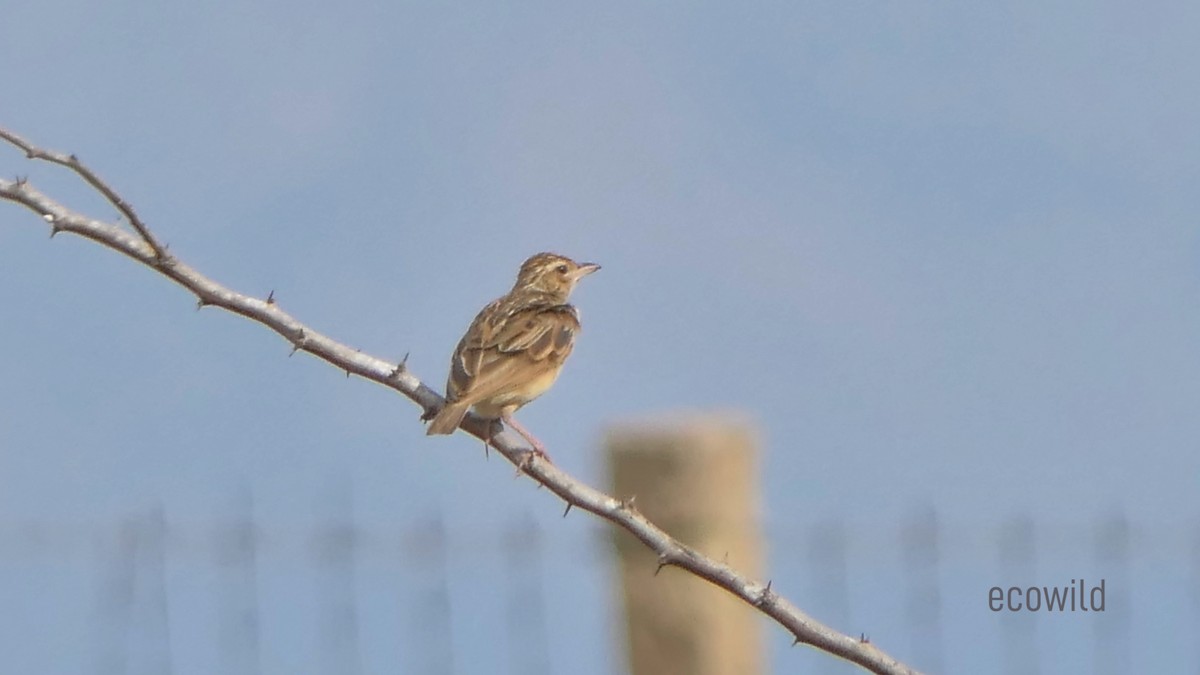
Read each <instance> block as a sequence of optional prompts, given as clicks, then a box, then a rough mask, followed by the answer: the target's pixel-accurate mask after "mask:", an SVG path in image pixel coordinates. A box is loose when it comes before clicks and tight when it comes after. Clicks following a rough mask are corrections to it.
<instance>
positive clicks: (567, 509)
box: [563, 502, 571, 518]
mask: <svg viewBox="0 0 1200 675" xmlns="http://www.w3.org/2000/svg"><path fill="white" fill-rule="evenodd" d="M570 512H571V502H567V508H565V509H563V518H566V517H567V514H568V513H570Z"/></svg>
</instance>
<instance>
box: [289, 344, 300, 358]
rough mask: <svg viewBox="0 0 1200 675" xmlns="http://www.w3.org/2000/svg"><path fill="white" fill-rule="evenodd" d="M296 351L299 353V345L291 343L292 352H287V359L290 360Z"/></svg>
mask: <svg viewBox="0 0 1200 675" xmlns="http://www.w3.org/2000/svg"><path fill="white" fill-rule="evenodd" d="M298 351H300V345H298V344H296V343H295V342H293V343H292V351H290V352H288V358H289V359H290V358H292V356H293V355H294V354H295V353H296V352H298Z"/></svg>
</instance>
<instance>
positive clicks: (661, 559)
mask: <svg viewBox="0 0 1200 675" xmlns="http://www.w3.org/2000/svg"><path fill="white" fill-rule="evenodd" d="M668 562H669V559H668V558H667V554H665V553H659V554H658V567H655V568H654V576H658V573H659V572H661V571H662V568H664V567H666V566H667V563H668Z"/></svg>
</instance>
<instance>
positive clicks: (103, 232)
mask: <svg viewBox="0 0 1200 675" xmlns="http://www.w3.org/2000/svg"><path fill="white" fill-rule="evenodd" d="M0 138H2V139H3V140H5V141H7V142H8V143H10V144H12V145H14V146H16V147H17V148H19V149H20V150H21V151H23V152H24V153H25V156H26V157H28V158H29V159H35V160H43V161H47V162H51V163H54V164H58V165H61V166H64V167H66V168H68V169H70V170H71V171H73V172H74V173H75V174H77V175H78V176H80V177H81V178H82V179H83V180H84V181H86V182H87V183H88V184H89V185H91V186H92V187H93V188H95V189H96V190H97V191H98V192H100V193H101V194H102V195H103V196H104V197H105V199H107V200H108V201H109V203H111V204H112V205H113V206H114V207H115V208H116V209H117V211H118V212H120V213H121V215H122V216H123V217H124V219H125V220H126V221H127V222H128V223H129V225H130V226H131V227H132V228H133V232H129V231H128V230H126V229H124V228H122V227H120V226H118V225H114V224H111V223H106V222H102V221H100V220H96V219H94V218H90V217H88V216H85V215H83V214H81V213H78V212H76V211H73V210H71V209H69V208H67V207H66V206H63V205H62V204H60V203H59V202H57V201H56V200H54V199H52V198H51V197H49V196H47V195H45V194H42V193H41V192H39V191H38V190H37V189H36V188H34V187H33V186H32V185H30V184H29V183H28V181H26V180H23V179H18V180H13V181H9V180H2V179H0V199H4V200H7V201H11V202H14V203H16V204H20V205H22V206H24V207H25V208H27V209H29V210H31V211H33V212H34V213H37V214H38V215H39V216H41V217H42V219H43V220H45V221H46V222H47V223H49V225H50V228H51V235H54V234H57V233H58V232H70V233H72V234H77V235H79V236H81V237H85V238H87V239H91V240H92V241H95V242H96V243H98V244H101V245H103V246H107V247H108V248H111V249H113V250H115V251H117V252H118V253H122V254H124V255H126V256H128V257H130V258H132V259H134V260H136V261H137V262H140V263H142V264H143V265H146V266H148V267H150V268H151V269H153V270H155V271H156V272H158V273H159V274H162V275H164V276H166V277H168V278H170V279H171V280H172V281H174V282H176V283H177V284H179V285H180V286H183V287H184V288H186V289H188V290H189V291H191V292H192V293H194V294H195V295H196V298H197V302H198V304H199V305H200V306H204V305H213V306H217V307H222V308H224V309H226V310H229V311H230V312H233V313H235V314H240V315H242V316H244V317H246V318H248V319H251V320H253V321H257V322H258V323H261V324H263V325H264V326H266V327H268V328H270V329H271V330H273V331H275V332H276V333H279V334H280V335H281V336H283V338H284V339H285V340H287V341H288V342H290V343H291V345H292V350H293V352H295V351H304V352H308V353H310V354H312V355H314V356H316V357H318V358H321V359H323V360H325V361H327V362H329V363H330V364H332V365H333V366H335V367H337V368H339V369H341V370H344V371H346V374H347V375H349V374H350V373H353V374H355V375H358V376H360V377H363V378H365V379H368V380H371V381H373V382H376V383H378V384H381V385H383V386H385V387H388V388H391V389H394V390H396V391H398V392H400V393H401V394H403V395H405V396H407V397H408V398H409V399H411V400H413V401H414V402H416V403H417V404H418V405H420V406H421V407H422V408H423V409H424V412H426V413H429V412H431V411H434V410H437V409H438V408H439V407H440V406H441V405H442V403H443V402H444V401H443V399H442V397H441V396H440V395H439V394H438V393H437V392H436V391H434V390H432V389H430V388H429V387H427V386H425V385H424V384H423V383H422V382H421V381H420V380H419V379H418V378H417V377H415V376H414V375H412V374H411V373H410V372H408V370H407V369H406V368H405V364H404V362H403V361H402V362H401V363H399V364H393V363H390V362H388V361H385V360H383V359H379V358H376V357H373V356H369V355H367V354H363V353H361V352H359V351H357V350H355V349H353V348H351V347H348V346H346V345H343V344H341V343H339V342H337V341H335V340H333V339H332V338H330V337H328V336H326V335H324V334H322V333H318V332H317V331H315V330H313V329H311V328H309V327H308V326H306V325H305V324H303V323H301V322H300V321H298V320H297V319H296V318H294V317H293V316H292V315H290V314H288V313H287V312H285V311H283V310H282V309H280V307H279V305H278V303H277V302H276V300H275V298H274V296H273V295H271V296H268V297H267V298H261V299H260V298H253V297H250V296H248V295H243V294H242V293H238V292H236V291H233V290H231V289H229V288H227V287H225V286H223V285H221V284H219V283H217V282H216V281H213V280H212V279H209V278H208V277H206V276H204V275H203V274H201V273H200V272H198V271H197V270H195V269H193V268H191V267H189V266H188V265H186V264H184V263H183V262H182V261H180V260H178V259H176V258H173V257H171V256H169V255H168V254H167V252H166V247H165V246H163V245H161V244H160V243H159V242H158V240H157V239H155V237H154V236H153V235H152V234H151V233H150V230H149V228H148V227H146V225H145V223H143V222H142V221H141V219H139V218H138V216H137V214H136V213H134V211H133V208H132V207H131V206H130V205H129V204H128V203H127V202H126V201H125V200H124V199H122V198H121V197H120V195H119V194H117V192H116V191H115V190H113V189H112V188H110V187H109V186H108V184H107V183H105V182H104V181H103V180H101V179H100V178H99V177H98V176H97V175H96V174H95V173H94V172H92V170H91V169H89V168H88V167H87V166H85V165H84V164H83V163H82V162H80V161H79V159H78V158H76V157H75V156H74V155H64V154H62V153H57V152H50V151H47V150H43V149H41V148H38V147H37V146H34V145H33V144H31V143H29V142H27V141H25V140H24V139H22V138H21V137H19V136H17V135H16V134H13V133H11V132H9V131H6V130H4V129H0ZM490 424H491V422H489V421H488V420H484V419H482V418H479V417H477V416H475V415H473V414H472V415H468V416H467V418H466V419H465V420H464V421H463V429H465V430H466V431H467V433H469V434H471V435H473V436H475V437H476V438H479V439H484V438H485V437H487V435H488V432H489V426H490ZM492 446H493V447H495V448H496V449H497V450H498V451H499V452H500V453H501V454H503V455H504V457H505V458H506V459H508V461H510V462H512V463H513V464H514V465H516V466H517V467H518V471H524V472H525V473H526V474H527V475H529V476H530V477H531V478H533V479H534V480H535V481H537V482H538V483H540V484H541V485H542V486H544V487H546V488H547V489H549V490H550V491H551V492H553V493H554V494H556V495H558V496H559V497H560V498H561V499H562V500H563V501H565V502H566V504H567V507H566V508H567V512H569V511H570V509H571V508H572V507H574V508H579V509H583V510H584V511H589V512H591V513H594V514H596V515H597V516H599V517H601V518H603V519H605V520H608V521H610V522H612V523H614V524H616V525H618V526H620V527H622V528H624V529H626V530H628V531H629V532H630V533H632V534H633V535H634V536H635V537H637V538H638V539H639V540H641V542H642V543H643V544H645V545H646V546H647V547H649V548H650V549H651V550H653V551H654V552H655V553H657V554H658V563H659V569H662V568H663V567H666V566H672V567H678V568H680V569H683V570H686V571H688V572H690V573H692V574H694V575H696V576H698V577H700V578H702V579H705V580H707V581H709V582H711V583H712V584H714V585H716V586H719V587H721V588H723V589H725V590H726V591H728V592H730V593H732V594H734V595H736V596H737V597H739V598H741V599H742V600H744V601H745V602H746V603H747V604H749V605H751V606H752V607H755V608H756V609H758V610H759V611H761V612H762V613H763V614H766V615H767V616H769V617H771V618H772V619H774V620H775V621H776V622H778V623H779V624H780V625H782V626H783V627H784V628H785V629H787V631H788V632H790V633H791V634H792V636H793V637H794V638H795V642H796V644H801V643H803V644H808V645H811V646H813V647H815V648H817V649H820V650H822V651H825V652H828V653H830V654H833V655H836V656H839V657H841V658H843V659H846V660H848V661H851V662H853V663H856V664H858V665H860V666H862V667H863V668H865V669H867V670H869V671H871V672H874V673H880V674H881V675H901V674H903V675H917V671H915V670H913V669H912V668H909V667H908V666H906V665H904V664H902V663H900V662H899V661H897V660H896V659H894V658H892V657H891V656H888V655H887V654H885V653H884V652H882V651H881V650H879V649H878V648H877V647H876V646H875V645H873V644H871V643H870V641H868V640H866V639H865V638H854V637H851V636H849V635H843V634H841V633H839V632H837V631H835V630H833V629H831V628H829V627H828V626H825V625H824V624H822V623H820V622H818V621H816V620H815V619H813V618H812V617H809V616H808V615H807V614H805V613H804V612H802V611H800V609H799V608H797V607H796V606H795V605H793V604H792V603H791V602H789V601H788V600H786V599H785V598H783V597H782V596H780V595H779V594H778V593H776V592H775V590H774V589H773V588H772V587H771V583H770V582H769V581H768V582H767V583H765V584H764V583H759V582H757V581H754V580H751V579H748V578H746V577H745V576H743V575H742V574H740V573H738V572H737V571H735V570H734V569H733V568H731V567H729V566H728V565H726V564H724V563H722V562H718V561H716V560H714V559H712V558H709V557H708V556H705V555H703V554H701V553H700V552H698V551H696V550H695V549H693V548H691V547H689V546H687V545H686V544H683V543H682V542H680V541H678V540H676V539H674V538H673V537H671V536H670V535H669V534H667V533H666V532H664V531H663V530H662V529H661V528H659V527H658V526H657V525H655V524H654V523H652V522H650V521H649V520H648V519H647V518H646V517H645V516H643V515H642V514H641V513H640V512H639V511H638V510H637V508H636V507H635V506H634V504H633V502H632V500H624V501H623V500H619V499H616V498H614V497H611V496H609V495H607V494H605V493H603V492H601V491H600V490H597V489H595V488H593V487H591V486H589V485H586V484H584V483H582V482H580V481H579V480H577V479H575V478H574V477H573V476H571V475H570V474H568V473H566V472H565V471H563V470H562V469H560V468H558V467H557V466H555V465H553V464H551V463H549V462H548V461H546V460H544V459H542V458H541V457H538V456H536V455H534V454H533V453H532V452H531V451H530V449H529V448H528V447H526V446H525V444H524V442H523V441H522V440H521V439H520V437H519V436H517V435H515V434H512V433H510V432H508V431H506V430H505V431H502V432H501V433H498V434H495V435H494V436H492ZM563 515H564V516H565V515H566V512H564V513H563Z"/></svg>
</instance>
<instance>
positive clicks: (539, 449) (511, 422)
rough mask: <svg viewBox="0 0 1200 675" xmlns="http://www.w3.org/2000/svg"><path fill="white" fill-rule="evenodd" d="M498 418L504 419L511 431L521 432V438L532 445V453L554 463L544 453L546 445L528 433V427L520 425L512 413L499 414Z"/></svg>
mask: <svg viewBox="0 0 1200 675" xmlns="http://www.w3.org/2000/svg"><path fill="white" fill-rule="evenodd" d="M500 419H502V420H504V423H505V424H507V425H508V426H510V427H512V429H513V431H515V432H517V433H518V434H521V437H522V438H524V439H525V440H527V441H529V445H531V446H533V454H535V455H537V456H539V457H541V458H542V459H544V460H546V461H547V462H550V463H551V464H553V463H554V462H552V461H551V460H550V455H548V454H546V446H544V445H542V442H541V441H539V440H538V439H537V437H536V436H534V435H533V434H531V433H529V430H528V429H526V428H525V427H523V426H521V423H520V422H518V421H517V420H516V418H515V417H513V416H512V413H507V412H506V413H504V414H503V415H501V416H500Z"/></svg>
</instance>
